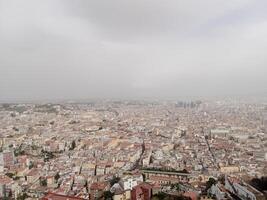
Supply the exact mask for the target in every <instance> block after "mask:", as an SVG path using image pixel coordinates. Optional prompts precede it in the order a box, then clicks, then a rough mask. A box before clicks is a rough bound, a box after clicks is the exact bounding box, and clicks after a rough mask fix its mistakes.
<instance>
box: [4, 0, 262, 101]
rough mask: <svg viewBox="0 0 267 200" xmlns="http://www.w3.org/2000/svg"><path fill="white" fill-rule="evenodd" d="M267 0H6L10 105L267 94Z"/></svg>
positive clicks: (6, 92)
mask: <svg viewBox="0 0 267 200" xmlns="http://www.w3.org/2000/svg"><path fill="white" fill-rule="evenodd" d="M266 4H267V3H266V2H265V1H263V0H259V1H253V0H232V1H225V0H204V1H193V0H188V1H177V0H170V1H167V2H166V1H163V0H135V1H125V0H113V1H108V0H106V1H104V0H100V1H84V0H76V1H71V0H64V1H63V0H53V1H52V0H47V1H41V0H26V1H23V2H21V1H18V0H13V1H8V0H0V44H1V46H0V94H1V95H0V100H5V99H11V100H12V99H13V100H31V99H58V98H63V99H67V98H68V99H79V98H109V97H110V98H144V97H159V98H176V97H179V96H185V95H186V96H196V95H200V96H205V95H228V94H236V95H239V94H241V95H242V94H266V93H267V91H266V90H267V89H266V87H264V85H267V82H266V81H267V79H266V77H265V74H267V69H266V58H265V57H266V56H265V52H266V50H267V39H266V34H267V14H266V13H265V12H264V9H263V8H264V7H265V6H266Z"/></svg>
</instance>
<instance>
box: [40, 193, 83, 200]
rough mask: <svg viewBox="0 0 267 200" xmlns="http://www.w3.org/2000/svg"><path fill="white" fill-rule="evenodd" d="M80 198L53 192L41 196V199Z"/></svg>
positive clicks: (61, 199)
mask: <svg viewBox="0 0 267 200" xmlns="http://www.w3.org/2000/svg"><path fill="white" fill-rule="evenodd" d="M80 199H82V198H78V197H72V196H67V195H61V194H55V193H48V194H47V195H45V196H44V197H43V198H41V200H80Z"/></svg>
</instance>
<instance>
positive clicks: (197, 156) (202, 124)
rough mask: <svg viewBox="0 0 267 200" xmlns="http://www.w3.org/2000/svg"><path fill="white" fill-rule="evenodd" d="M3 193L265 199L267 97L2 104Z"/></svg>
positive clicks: (54, 199) (50, 198)
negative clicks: (264, 99)
mask: <svg viewBox="0 0 267 200" xmlns="http://www.w3.org/2000/svg"><path fill="white" fill-rule="evenodd" d="M0 151H1V153H0V199H42V200H60V199H67V200H74V199H93V200H96V199H114V200H137V199H138V200H148V199H155V200H158V199H184V200H197V199H201V200H210V199H218V200H224V199H242V200H258V199H262V200H263V199H266V194H267V192H266V191H267V188H266V185H267V184H266V183H267V180H266V174H267V105H266V103H262V102H258V101H252V102H247V101H242V100H234V99H223V100H209V101H208V100H201V101H200V100H197V101H151V102H149V101H92V102H89V103H75V102H68V103H58V104H49V103H38V104H0Z"/></svg>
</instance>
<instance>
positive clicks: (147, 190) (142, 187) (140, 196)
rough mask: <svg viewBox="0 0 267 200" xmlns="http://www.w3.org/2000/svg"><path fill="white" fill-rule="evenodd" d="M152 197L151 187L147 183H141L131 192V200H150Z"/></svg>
mask: <svg viewBox="0 0 267 200" xmlns="http://www.w3.org/2000/svg"><path fill="white" fill-rule="evenodd" d="M151 197H152V186H151V185H150V184H148V183H141V184H139V185H137V186H135V187H134V188H133V190H132V191H131V200H150V199H151Z"/></svg>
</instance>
